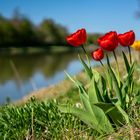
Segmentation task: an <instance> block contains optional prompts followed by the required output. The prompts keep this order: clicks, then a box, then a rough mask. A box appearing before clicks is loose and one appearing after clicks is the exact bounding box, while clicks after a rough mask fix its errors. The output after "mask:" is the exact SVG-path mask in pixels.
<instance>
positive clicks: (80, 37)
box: [66, 28, 87, 47]
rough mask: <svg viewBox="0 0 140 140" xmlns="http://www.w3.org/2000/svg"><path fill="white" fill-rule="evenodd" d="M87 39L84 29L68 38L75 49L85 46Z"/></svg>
mask: <svg viewBox="0 0 140 140" xmlns="http://www.w3.org/2000/svg"><path fill="white" fill-rule="evenodd" d="M86 39H87V34H86V30H85V29H84V28H82V29H80V30H77V31H76V32H75V33H73V34H71V35H69V36H68V37H67V38H66V40H67V42H68V43H69V44H70V45H72V46H74V47H78V46H81V45H83V44H84V43H85V42H86Z"/></svg>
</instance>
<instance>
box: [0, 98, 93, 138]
mask: <svg viewBox="0 0 140 140" xmlns="http://www.w3.org/2000/svg"><path fill="white" fill-rule="evenodd" d="M57 105H58V102H57V101H48V102H45V101H43V102H38V101H36V100H34V99H32V100H31V101H29V102H28V103H26V104H25V105H24V106H9V105H6V106H3V107H1V108H0V139H7V140H9V139H15V140H17V139H20V140H22V139H37V140H39V139H48V140H49V139H70V138H73V139H75V138H77V137H78V139H79V138H80V139H82V138H88V137H89V136H92V135H93V132H94V131H93V130H92V129H91V128H89V127H88V126H87V125H85V124H83V122H81V121H80V120H79V119H78V118H77V117H74V116H72V115H71V114H64V113H61V112H60V111H59V110H58V107H57Z"/></svg>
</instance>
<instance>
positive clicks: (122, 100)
mask: <svg viewBox="0 0 140 140" xmlns="http://www.w3.org/2000/svg"><path fill="white" fill-rule="evenodd" d="M122 56H123V60H124V64H125V67H126V78H124V79H120V78H118V76H117V72H116V71H115V70H114V69H113V68H112V66H111V64H110V61H109V58H108V56H107V67H105V66H103V69H104V71H105V73H106V76H105V75H101V74H100V73H98V72H97V71H95V70H92V69H91V66H89V65H87V64H86V63H85V62H84V60H83V59H82V58H81V57H80V61H81V63H82V64H83V67H84V69H85V71H86V73H87V76H88V77H89V86H88V88H85V87H84V85H83V84H82V83H80V82H79V81H78V80H76V79H74V78H72V77H71V76H70V75H69V74H67V73H66V74H67V76H68V77H69V79H70V80H71V81H72V82H73V83H74V84H75V85H76V86H77V88H78V89H79V94H80V99H81V103H82V107H76V106H74V107H70V106H68V105H60V106H59V109H60V110H61V111H62V112H64V113H71V114H74V115H75V116H77V117H79V118H80V119H81V120H82V121H83V122H85V123H86V124H88V125H89V126H90V127H91V128H93V129H94V130H95V131H97V132H98V133H100V134H110V133H113V132H115V131H116V130H117V129H118V128H119V127H121V126H123V125H130V124H131V118H130V116H129V109H130V108H131V107H132V105H134V106H136V105H138V104H139V97H140V95H139V92H140V90H139V89H135V88H134V86H135V85H134V83H135V81H134V78H133V73H134V63H133V64H129V62H128V60H127V57H126V55H125V53H122Z"/></svg>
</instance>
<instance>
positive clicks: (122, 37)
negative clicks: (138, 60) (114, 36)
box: [118, 30, 135, 63]
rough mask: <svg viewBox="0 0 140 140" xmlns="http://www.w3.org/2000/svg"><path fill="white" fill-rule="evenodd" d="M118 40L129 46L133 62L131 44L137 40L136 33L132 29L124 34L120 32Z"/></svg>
mask: <svg viewBox="0 0 140 140" xmlns="http://www.w3.org/2000/svg"><path fill="white" fill-rule="evenodd" d="M118 41H119V43H120V44H121V45H122V46H124V47H128V50H129V57H130V63H132V57H131V50H130V47H129V46H131V45H132V44H133V43H134V41H135V33H134V32H133V31H132V30H131V31H129V32H126V33H124V34H119V35H118Z"/></svg>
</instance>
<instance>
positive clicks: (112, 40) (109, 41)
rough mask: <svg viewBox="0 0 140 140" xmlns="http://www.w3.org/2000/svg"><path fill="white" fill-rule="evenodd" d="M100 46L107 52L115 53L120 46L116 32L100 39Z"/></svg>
mask: <svg viewBox="0 0 140 140" xmlns="http://www.w3.org/2000/svg"><path fill="white" fill-rule="evenodd" d="M98 43H99V45H100V46H101V47H102V48H103V49H104V50H107V51H113V50H114V49H115V48H117V46H118V37H117V33H116V32H115V31H111V32H109V33H106V34H105V35H104V36H101V37H100V38H99V39H98Z"/></svg>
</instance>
